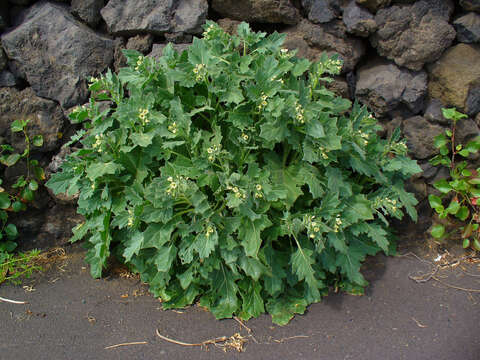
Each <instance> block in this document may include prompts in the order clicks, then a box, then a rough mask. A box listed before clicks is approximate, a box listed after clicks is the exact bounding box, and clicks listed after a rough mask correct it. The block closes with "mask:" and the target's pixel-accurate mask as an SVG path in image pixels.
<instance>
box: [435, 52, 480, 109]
mask: <svg viewBox="0 0 480 360" xmlns="http://www.w3.org/2000/svg"><path fill="white" fill-rule="evenodd" d="M428 71H429V83H428V91H429V94H430V97H432V98H436V99H439V100H441V101H442V103H443V104H444V105H446V106H455V107H456V108H457V109H458V110H459V111H462V112H465V113H467V114H469V115H471V116H474V115H475V114H476V113H478V112H479V111H480V46H478V45H473V44H463V43H460V44H458V45H456V46H453V47H451V48H450V49H448V50H447V51H446V52H445V53H444V54H443V55H442V57H441V58H440V59H439V60H438V61H437V62H435V63H434V64H432V65H430V66H429V67H428Z"/></svg>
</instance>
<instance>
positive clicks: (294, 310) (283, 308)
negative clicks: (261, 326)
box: [267, 295, 308, 325]
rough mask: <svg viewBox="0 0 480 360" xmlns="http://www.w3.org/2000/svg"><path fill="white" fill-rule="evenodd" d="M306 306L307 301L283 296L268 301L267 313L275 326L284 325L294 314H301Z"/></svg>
mask: <svg viewBox="0 0 480 360" xmlns="http://www.w3.org/2000/svg"><path fill="white" fill-rule="evenodd" d="M307 305H308V304H307V301H306V300H305V299H304V298H302V297H294V296H288V295H283V296H281V297H279V298H276V299H271V300H269V301H268V303H267V311H268V313H269V314H270V315H271V316H272V321H273V322H274V323H275V324H277V325H286V324H288V322H289V321H290V320H291V319H292V318H293V316H294V315H295V314H303V313H304V312H305V310H306V308H307Z"/></svg>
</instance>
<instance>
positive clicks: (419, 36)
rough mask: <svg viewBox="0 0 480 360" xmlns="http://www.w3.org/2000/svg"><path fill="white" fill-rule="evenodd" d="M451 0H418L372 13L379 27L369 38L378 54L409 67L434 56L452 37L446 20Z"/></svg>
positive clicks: (450, 41)
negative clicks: (410, 3)
mask: <svg viewBox="0 0 480 360" xmlns="http://www.w3.org/2000/svg"><path fill="white" fill-rule="evenodd" d="M452 12H453V3H452V2H451V0H420V1H417V2H415V3H414V4H412V5H395V6H391V7H389V8H385V9H381V10H379V11H378V12H377V15H376V16H375V22H376V23H377V26H378V30H377V32H376V33H375V34H373V35H372V36H371V38H370V40H371V43H372V45H373V46H374V47H375V48H377V51H378V53H379V54H380V55H381V56H384V57H387V58H388V59H390V60H393V61H395V63H396V64H398V65H400V66H405V67H407V68H409V69H411V70H420V69H421V68H422V67H423V65H424V64H425V63H429V62H433V61H435V60H437V59H438V58H439V57H440V56H441V54H442V53H443V51H444V50H445V49H447V48H448V47H449V46H450V44H451V43H452V41H453V40H454V39H455V30H454V28H453V27H452V26H451V25H450V24H449V23H448V21H449V17H450V15H451V14H452Z"/></svg>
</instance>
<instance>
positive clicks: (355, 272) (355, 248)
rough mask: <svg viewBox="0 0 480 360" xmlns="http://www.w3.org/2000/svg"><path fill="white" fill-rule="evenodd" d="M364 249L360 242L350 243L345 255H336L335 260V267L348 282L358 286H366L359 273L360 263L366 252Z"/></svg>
mask: <svg viewBox="0 0 480 360" xmlns="http://www.w3.org/2000/svg"><path fill="white" fill-rule="evenodd" d="M364 247H365V245H364V244H363V243H362V242H360V241H356V242H352V243H351V244H350V246H349V247H348V251H347V253H345V254H342V253H338V254H337V260H336V265H337V266H339V267H340V271H341V273H342V274H344V275H345V276H346V278H347V279H348V280H349V281H351V282H352V283H354V284H357V285H360V286H366V285H367V281H366V280H365V278H364V277H363V275H362V274H361V273H360V266H361V261H363V260H364V259H365V255H367V250H365V249H364Z"/></svg>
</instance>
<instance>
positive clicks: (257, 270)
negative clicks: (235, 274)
mask: <svg viewBox="0 0 480 360" xmlns="http://www.w3.org/2000/svg"><path fill="white" fill-rule="evenodd" d="M239 265H240V268H241V269H242V270H243V271H244V272H245V274H246V275H248V276H250V277H251V278H252V279H253V280H255V281H258V279H260V276H262V275H263V274H264V273H266V272H267V269H266V268H265V265H263V264H262V263H261V262H260V261H259V260H257V259H255V258H251V257H249V256H242V257H241V258H240V261H239Z"/></svg>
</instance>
